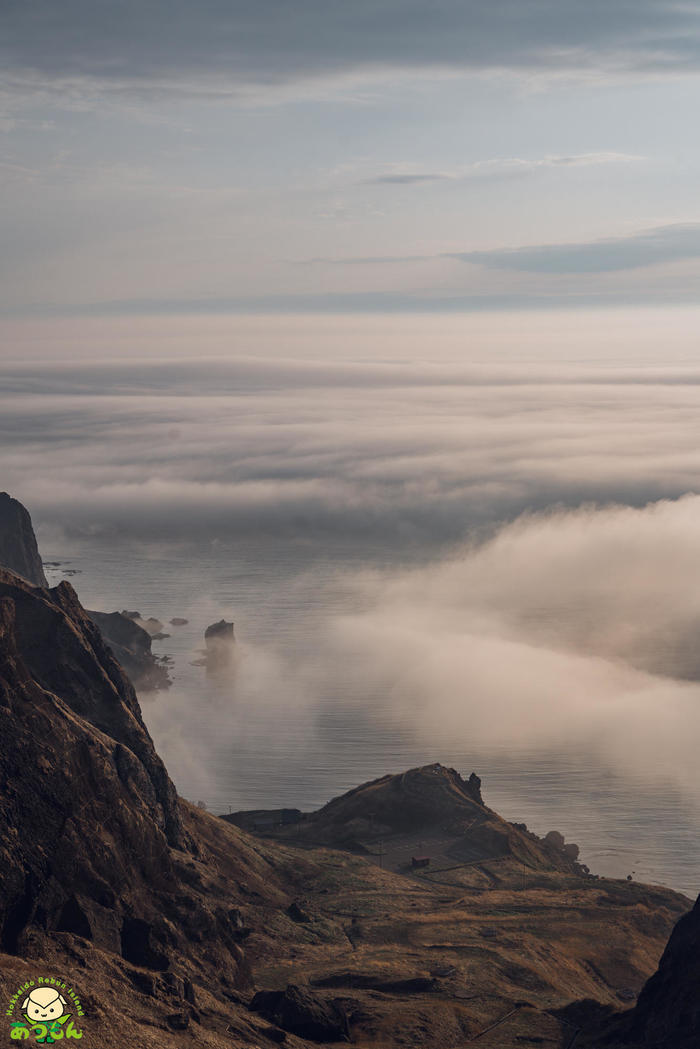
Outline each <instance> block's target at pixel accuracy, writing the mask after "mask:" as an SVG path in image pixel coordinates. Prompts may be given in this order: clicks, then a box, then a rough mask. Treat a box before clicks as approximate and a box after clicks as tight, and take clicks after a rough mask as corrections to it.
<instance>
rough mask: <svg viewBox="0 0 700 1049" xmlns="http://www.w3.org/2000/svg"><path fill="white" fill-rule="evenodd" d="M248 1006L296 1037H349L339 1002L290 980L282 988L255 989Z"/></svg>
mask: <svg viewBox="0 0 700 1049" xmlns="http://www.w3.org/2000/svg"><path fill="white" fill-rule="evenodd" d="M250 1008H251V1010H252V1011H253V1012H256V1013H260V1015H261V1016H264V1017H265V1019H266V1020H269V1021H270V1022H271V1023H274V1024H276V1025H277V1026H278V1027H280V1028H282V1030H284V1031H289V1032H290V1034H295V1035H297V1037H299V1038H308V1039H310V1040H311V1041H313V1042H323V1043H324V1044H327V1043H328V1042H349V1041H350V1036H349V1031H348V1021H347V1015H346V1012H345V1009H344V1007H343V1006H342V1004H341V1003H339V1002H334V1001H328V1000H326V999H324V998H321V997H320V996H319V995H317V994H314V992H313V991H310V990H309V988H308V987H298V986H296V985H295V984H290V985H289V986H288V987H287V989H286V990H285V991H258V993H257V994H256V995H255V997H254V998H253V1001H252V1002H251V1004H250Z"/></svg>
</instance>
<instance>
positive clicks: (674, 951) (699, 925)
mask: <svg viewBox="0 0 700 1049" xmlns="http://www.w3.org/2000/svg"><path fill="white" fill-rule="evenodd" d="M626 1031H627V1037H628V1039H629V1041H630V1042H631V1043H632V1044H634V1045H640V1046H644V1047H645V1049H646V1047H647V1046H648V1047H653V1049H697V1046H698V1045H699V1044H700V897H699V898H698V900H697V901H696V903H695V906H694V908H693V910H692V911H691V912H690V914H686V915H684V916H683V917H682V918H681V919H680V921H679V922H678V924H677V925H676V927H675V929H674V930H673V932H672V933H671V938H670V939H669V941H668V945H667V947H666V950H665V951H664V953H663V955H662V957H661V961H660V962H659V968H658V969H657V971H656V972H655V973H654V975H653V976H652V977H651V979H650V980H649V981H648V982H647V983H646V985H645V986H644V989H643V990H642V993H641V994H640V996H639V1001H638V1002H637V1005H636V1007H635V1009H634V1011H633V1013H632V1014H631V1019H630V1022H629V1025H626Z"/></svg>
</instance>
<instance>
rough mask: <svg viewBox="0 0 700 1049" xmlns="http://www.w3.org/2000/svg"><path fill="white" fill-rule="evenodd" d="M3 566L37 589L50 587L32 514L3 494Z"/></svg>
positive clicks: (0, 557) (0, 542)
mask: <svg viewBox="0 0 700 1049" xmlns="http://www.w3.org/2000/svg"><path fill="white" fill-rule="evenodd" d="M0 565H2V566H3V567H5V568H9V569H10V571H12V572H15V573H16V574H17V575H20V576H22V578H23V579H26V580H27V581H28V582H30V583H33V584H34V586H48V585H49V584H48V582H47V580H46V576H45V575H44V569H43V568H42V565H41V558H40V557H39V549H38V547H37V543H36V536H35V535H34V529H33V527H32V519H31V517H30V516H29V511H28V510H27V509H26V507H24V506H22V504H21V503H20V502H18V500H17V499H13V498H12V496H11V495H8V494H7V492H0Z"/></svg>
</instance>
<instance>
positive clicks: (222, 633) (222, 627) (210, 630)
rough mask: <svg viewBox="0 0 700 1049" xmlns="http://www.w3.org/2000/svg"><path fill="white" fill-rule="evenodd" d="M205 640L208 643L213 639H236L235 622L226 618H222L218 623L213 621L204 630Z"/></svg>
mask: <svg viewBox="0 0 700 1049" xmlns="http://www.w3.org/2000/svg"><path fill="white" fill-rule="evenodd" d="M204 640H205V641H206V643H207V645H209V644H210V643H211V642H213V641H228V642H231V641H234V640H235V638H234V636H233V623H227V622H226V620H225V619H220V620H219V622H218V623H212V624H211V626H208V627H207V629H206V630H205V631H204Z"/></svg>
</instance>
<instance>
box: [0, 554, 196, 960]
mask: <svg viewBox="0 0 700 1049" xmlns="http://www.w3.org/2000/svg"><path fill="white" fill-rule="evenodd" d="M173 846H174V847H175V848H178V849H183V848H186V847H187V836H186V834H185V832H184V830H183V827H182V823H181V818H180V811H179V808H178V803H177V796H176V794H175V788H174V787H173V785H172V783H171V781H170V779H169V777H168V775H167V772H166V771H165V767H164V766H163V763H162V762H161V760H160V758H159V757H158V755H157V754H156V753H155V750H154V747H153V743H152V741H151V738H150V736H149V735H148V732H147V730H146V728H145V726H144V724H143V721H142V719H141V712H140V709H139V706H138V701H137V699H136V695H135V693H134V691H133V688H132V686H131V685H130V684H129V682H128V680H127V679H126V677H125V676H124V674H123V672H122V670H121V668H120V667H119V666H118V664H117V663H116V662H115V661H114V659H113V657H112V655H111V653H110V651H109V649H108V648H107V647H106V645H105V644H104V642H103V640H102V637H101V635H100V633H99V631H98V630H97V628H96V627H95V626H94V624H93V623H92V621H91V620H90V619H89V618H88V616H87V615H86V613H85V612H84V610H83V609H82V608H81V606H80V604H79V603H78V600H77V598H76V596H75V593H74V591H73V589H72V587H71V586H70V584H68V583H65V582H63V583H61V584H60V585H59V586H58V587H56V588H55V589H54V590H48V591H41V590H37V589H35V588H33V587H32V586H31V585H30V584H28V583H26V582H25V581H24V580H22V579H20V578H19V577H18V576H15V575H12V574H11V573H10V572H7V571H5V570H4V569H3V570H0V944H1V946H2V948H3V949H4V950H5V951H7V952H9V953H18V952H19V951H20V949H21V947H22V945H23V943H24V942H25V940H26V937H27V935H29V934H31V933H32V931H34V932H35V931H36V930H37V929H48V930H50V929H55V930H57V931H60V930H64V931H67V932H72V933H74V934H75V935H78V936H82V937H84V938H85V939H88V940H94V941H95V942H96V943H98V944H99V945H100V946H104V947H106V948H107V949H109V950H114V951H117V952H120V950H121V944H120V937H121V936H123V930H124V929H125V928H126V927H127V926H126V924H125V922H126V920H127V918H128V916H129V915H130V914H131V913H132V911H133V913H135V912H136V911H137V910H139V909H141V910H143V911H145V912H148V910H149V909H150V907H151V906H152V895H153V893H152V889H151V888H146V886H151V887H152V888H153V889H155V890H156V891H157V890H159V889H166V888H167V887H168V886H172V885H173V884H174V882H175V875H174V869H173V864H172V859H171V853H170V847H173ZM139 897H140V900H141V903H140V905H137V904H136V903H135V902H134V901H135V900H136V899H138V898H139ZM140 917H142V918H143V919H144V920H149V919H152V920H154V921H155V920H157V917H158V916H157V912H155V911H154V912H153V914H152V915H151V914H148V913H143V914H141V915H140Z"/></svg>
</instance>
